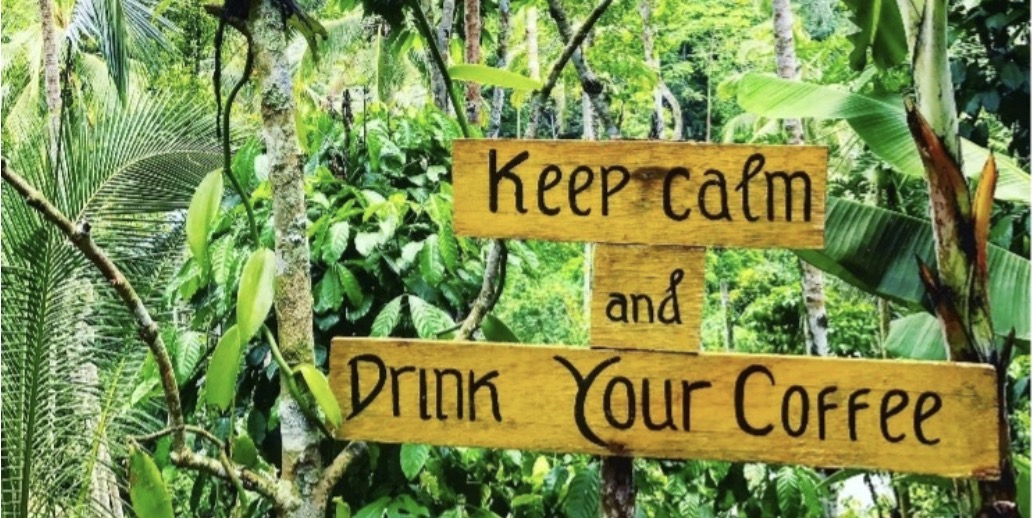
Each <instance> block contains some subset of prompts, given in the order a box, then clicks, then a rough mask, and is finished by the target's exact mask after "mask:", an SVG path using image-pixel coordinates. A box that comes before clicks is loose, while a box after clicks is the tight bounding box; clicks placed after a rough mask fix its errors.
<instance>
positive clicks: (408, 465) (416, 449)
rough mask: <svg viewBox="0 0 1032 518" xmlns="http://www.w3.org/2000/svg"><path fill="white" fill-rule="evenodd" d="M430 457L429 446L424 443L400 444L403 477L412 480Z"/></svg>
mask: <svg viewBox="0 0 1032 518" xmlns="http://www.w3.org/2000/svg"><path fill="white" fill-rule="evenodd" d="M428 458H430V447H429V446H427V445H425V444H402V445H401V472H402V473H404V474H405V478H407V479H409V480H412V479H414V478H416V475H418V474H419V471H420V470H422V469H423V465H424V464H426V459H428Z"/></svg>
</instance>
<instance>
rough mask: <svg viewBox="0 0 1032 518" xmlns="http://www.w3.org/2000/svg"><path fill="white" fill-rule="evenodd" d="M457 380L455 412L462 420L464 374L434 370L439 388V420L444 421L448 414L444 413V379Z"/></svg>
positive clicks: (455, 371)
mask: <svg viewBox="0 0 1032 518" xmlns="http://www.w3.org/2000/svg"><path fill="white" fill-rule="evenodd" d="M445 376H452V377H453V378H455V412H456V414H457V416H456V418H457V419H462V373H461V372H459V371H458V370H456V369H434V384H435V385H436V386H437V419H439V420H441V421H444V420H445V419H448V414H445V413H444V377H445Z"/></svg>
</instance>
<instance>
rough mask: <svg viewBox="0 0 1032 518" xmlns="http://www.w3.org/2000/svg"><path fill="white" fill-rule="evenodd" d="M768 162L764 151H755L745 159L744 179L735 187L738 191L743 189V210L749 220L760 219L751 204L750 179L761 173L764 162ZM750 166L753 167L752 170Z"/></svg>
mask: <svg viewBox="0 0 1032 518" xmlns="http://www.w3.org/2000/svg"><path fill="white" fill-rule="evenodd" d="M766 162H767V159H766V158H765V157H764V156H763V154H762V153H754V154H753V155H752V156H750V157H749V159H748V160H746V161H745V166H744V167H742V181H741V182H738V186H736V187H735V190H736V191H742V212H743V213H744V214H745V219H746V220H747V221H759V219H760V217H759V216H753V214H752V209H751V207H750V206H749V181H750V180H752V179H753V178H754V177H755V176H756V175H758V174H760V170H762V169H763V164H765V163H766ZM750 167H751V168H752V169H751V170H750Z"/></svg>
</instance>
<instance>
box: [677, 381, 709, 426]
mask: <svg viewBox="0 0 1032 518" xmlns="http://www.w3.org/2000/svg"><path fill="white" fill-rule="evenodd" d="M712 386H713V384H712V383H710V382H708V381H693V382H691V383H689V382H687V381H681V429H682V430H684V431H686V432H690V431H692V391H694V390H702V389H706V388H710V387H712Z"/></svg>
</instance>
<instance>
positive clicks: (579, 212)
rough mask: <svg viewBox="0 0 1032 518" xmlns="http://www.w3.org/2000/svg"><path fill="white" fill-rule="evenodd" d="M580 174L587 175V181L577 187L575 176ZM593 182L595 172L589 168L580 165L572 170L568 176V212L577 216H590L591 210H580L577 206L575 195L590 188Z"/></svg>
mask: <svg viewBox="0 0 1032 518" xmlns="http://www.w3.org/2000/svg"><path fill="white" fill-rule="evenodd" d="M580 173H587V175H588V179H587V181H585V182H584V183H583V184H580V185H577V176H578V175H579V174H580ZM594 180H595V172H594V171H592V170H591V168H590V167H588V166H585V165H582V166H579V167H577V168H576V169H574V170H573V173H572V174H571V175H570V210H571V211H572V212H573V213H574V214H576V215H578V216H587V215H589V214H591V208H590V207H589V208H587V209H582V208H580V205H578V204H577V195H579V194H580V193H582V192H584V191H586V190H587V189H588V188H589V187H591V183H592V182H593V181H594Z"/></svg>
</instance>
